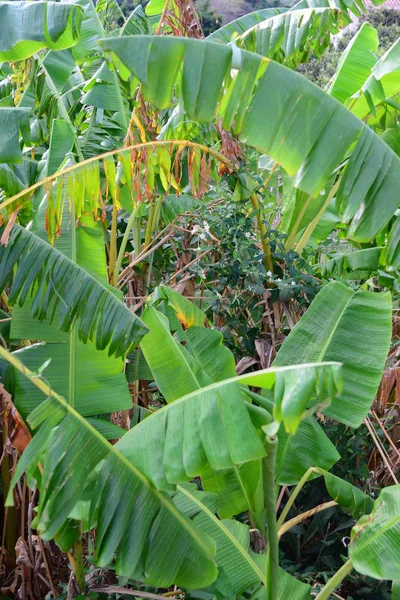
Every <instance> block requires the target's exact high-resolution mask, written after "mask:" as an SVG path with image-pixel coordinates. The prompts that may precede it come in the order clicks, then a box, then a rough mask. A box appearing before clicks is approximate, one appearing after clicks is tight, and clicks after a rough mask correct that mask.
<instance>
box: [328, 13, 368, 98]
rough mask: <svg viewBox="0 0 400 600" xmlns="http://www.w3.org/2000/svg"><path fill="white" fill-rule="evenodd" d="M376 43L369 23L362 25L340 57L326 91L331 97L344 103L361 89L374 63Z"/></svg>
mask: <svg viewBox="0 0 400 600" xmlns="http://www.w3.org/2000/svg"><path fill="white" fill-rule="evenodd" d="M378 43H379V42H378V33H377V31H376V29H375V28H374V27H372V25H370V24H369V23H363V25H362V27H361V28H360V30H359V31H358V32H357V34H356V35H355V36H354V37H353V39H352V40H351V42H350V43H349V45H348V46H347V48H346V50H345V51H344V52H343V54H342V55H341V57H340V60H339V64H338V68H337V70H336V73H335V75H334V77H333V80H332V82H331V84H330V85H329V89H328V93H329V94H330V95H331V96H333V97H334V98H336V99H337V100H339V102H344V101H345V100H347V98H350V96H352V95H353V94H354V93H355V92H358V90H360V89H361V88H362V86H363V85H364V83H365V81H366V80H367V79H368V77H369V76H370V75H371V70H372V68H373V66H374V65H375V63H376V58H375V53H376V51H377V49H378Z"/></svg>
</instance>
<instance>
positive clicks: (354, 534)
mask: <svg viewBox="0 0 400 600" xmlns="http://www.w3.org/2000/svg"><path fill="white" fill-rule="evenodd" d="M399 546H400V486H399V485H394V486H391V487H387V488H385V489H384V490H382V491H381V493H380V494H379V497H378V498H377V500H375V504H374V508H373V511H372V513H371V514H370V515H364V516H363V517H361V519H360V520H359V521H358V523H356V525H354V527H353V529H352V531H351V543H350V545H349V556H350V558H351V560H352V562H353V564H354V567H355V568H356V569H357V571H359V572H360V573H362V574H363V575H368V576H369V577H375V579H390V580H399V579H400V561H399Z"/></svg>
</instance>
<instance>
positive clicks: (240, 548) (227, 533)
mask: <svg viewBox="0 0 400 600" xmlns="http://www.w3.org/2000/svg"><path fill="white" fill-rule="evenodd" d="M177 489H178V490H179V492H181V493H183V494H184V495H186V496H187V497H188V498H190V500H192V502H194V503H195V504H196V505H197V506H198V507H199V509H200V510H201V511H202V512H203V513H205V514H206V515H207V517H208V518H209V519H211V520H212V521H213V523H214V524H215V525H216V526H217V527H218V528H219V529H220V530H221V531H222V533H223V534H224V535H225V536H226V537H227V538H228V539H229V541H230V542H231V543H232V544H233V545H234V546H235V547H236V549H237V550H238V551H239V552H240V553H241V554H242V556H243V557H244V559H245V560H246V562H247V563H248V564H249V565H250V567H251V568H252V569H253V571H254V572H255V573H256V574H257V576H258V577H259V578H260V580H261V581H262V582H263V583H264V585H266V577H265V574H264V573H262V571H260V570H259V568H258V566H257V565H256V564H255V562H253V561H252V559H251V557H250V555H249V554H248V552H246V549H245V548H243V546H242V545H241V544H239V542H238V541H237V540H236V538H235V537H234V536H233V535H232V534H231V532H230V531H229V530H228V529H226V527H224V525H223V524H222V522H221V521H219V520H218V519H217V518H216V517H215V516H214V515H213V514H212V512H211V511H210V510H209V509H208V508H207V507H206V506H204V504H203V503H202V502H200V500H198V499H197V498H196V497H195V496H193V495H192V494H191V493H190V492H189V491H188V490H186V489H185V488H183V487H181V486H180V485H178V486H177Z"/></svg>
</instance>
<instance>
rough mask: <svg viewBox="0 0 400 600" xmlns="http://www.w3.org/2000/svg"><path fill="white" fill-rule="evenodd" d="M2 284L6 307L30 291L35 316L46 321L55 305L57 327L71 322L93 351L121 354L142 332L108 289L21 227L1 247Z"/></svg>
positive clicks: (137, 321)
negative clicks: (7, 288) (93, 343)
mask: <svg viewBox="0 0 400 600" xmlns="http://www.w3.org/2000/svg"><path fill="white" fill-rule="evenodd" d="M4 229H5V228H4V226H3V227H1V228H0V233H3V232H4ZM72 281H73V282H74V285H73V286H72V285H70V284H71V282H72ZM7 284H10V285H11V288H10V294H9V301H10V304H11V305H12V304H14V303H16V302H18V304H19V305H22V304H23V303H24V302H25V301H26V299H27V298H28V297H29V294H31V293H32V298H33V302H32V315H33V316H34V317H35V318H38V319H39V320H44V319H46V318H47V319H49V320H51V317H52V316H53V315H54V311H55V310H56V309H57V308H58V309H59V310H58V328H59V329H60V330H61V331H66V332H69V331H71V329H72V328H73V327H74V326H76V328H77V333H78V336H79V339H81V340H82V341H83V342H87V340H88V339H93V340H94V339H95V341H96V347H97V349H99V350H103V349H104V348H106V347H108V352H109V354H110V355H111V354H115V355H116V356H121V355H123V354H126V353H127V352H129V350H130V349H131V348H132V347H133V346H134V345H136V344H137V343H138V342H139V341H140V340H141V338H142V337H143V335H144V334H145V333H146V331H147V327H146V326H145V325H144V323H142V321H141V320H140V319H139V318H138V317H136V316H135V315H134V313H132V312H131V311H130V310H129V309H128V308H127V307H126V306H125V305H124V304H123V303H122V302H121V301H120V300H119V299H118V298H117V297H116V296H115V295H114V293H113V292H112V291H111V289H110V288H109V287H106V286H105V285H103V284H101V283H100V282H99V281H98V280H96V279H95V278H94V277H93V276H92V275H90V274H89V273H88V272H87V271H85V270H84V269H82V268H80V267H79V266H78V265H76V264H75V263H74V262H73V261H72V260H71V259H69V258H67V257H66V256H64V255H63V254H62V253H61V252H59V251H58V250H57V249H56V248H53V247H52V246H50V245H49V244H48V243H47V242H45V241H43V240H41V239H40V238H39V237H37V236H36V235H35V234H33V233H31V232H30V231H29V230H27V229H24V228H23V227H21V226H20V225H14V227H13V229H12V231H11V234H10V239H9V242H8V245H7V246H1V247H0V289H1V290H3V289H4V287H5V285H7Z"/></svg>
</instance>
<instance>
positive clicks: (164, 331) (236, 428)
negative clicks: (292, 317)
mask: <svg viewBox="0 0 400 600" xmlns="http://www.w3.org/2000/svg"><path fill="white" fill-rule="evenodd" d="M331 285H332V286H333V288H335V287H336V286H337V285H339V286H340V285H341V284H335V283H334V284H331ZM329 287H330V286H327V288H325V289H328V291H330V292H331V295H332V290H329ZM341 287H344V286H341ZM339 291H340V292H342V290H341V288H339ZM342 293H343V292H342ZM352 297H353V293H352V294H351V295H350V298H351V299H352ZM349 301H350V302H351V300H350V299H349V300H348V302H349ZM317 304H318V303H317ZM372 306H373V305H372ZM156 307H157V308H156ZM371 308H372V307H371ZM372 310H373V309H372ZM160 311H162V312H160ZM315 311H316V307H314V312H315ZM318 311H319V312H321V313H322V312H323V311H322V309H321V305H319V308H318ZM163 312H164V313H165V315H164V314H163ZM341 312H343V310H342V311H341ZM168 315H169V317H168ZM174 315H175V319H174V318H173V316H174ZM178 315H179V319H178V318H177V316H178ZM314 316H315V315H314ZM143 320H144V322H145V323H146V324H147V325H148V326H149V327H150V333H149V334H147V336H145V337H144V338H143V341H142V344H141V347H142V351H143V354H144V357H145V359H146V362H147V364H148V365H149V366H150V368H151V369H152V371H153V373H154V377H155V380H156V382H157V385H158V386H159V389H160V391H161V392H162V393H163V395H164V397H165V399H166V401H167V402H168V404H167V405H166V406H165V407H164V408H163V409H161V410H158V411H157V412H156V413H155V414H153V415H151V416H149V417H148V418H147V419H145V420H144V421H142V422H141V423H140V424H139V425H137V426H135V427H133V429H132V430H131V431H130V432H128V433H127V434H125V435H124V436H123V437H122V439H121V440H120V441H119V442H118V443H117V444H116V445H115V446H110V445H109V444H108V442H106V441H105V440H104V438H103V437H101V436H100V435H99V434H98V433H97V432H96V430H94V429H93V427H92V425H91V424H90V423H88V422H87V421H86V420H84V419H83V418H82V417H81V416H80V415H79V413H77V412H76V410H75V409H74V408H73V407H71V406H70V404H68V403H67V402H65V400H64V399H63V398H62V397H61V396H60V395H59V394H57V393H56V392H55V391H53V388H50V387H49V386H48V384H47V383H46V382H45V381H44V380H43V378H42V377H41V376H40V375H38V374H37V373H34V372H32V371H31V370H30V369H29V368H27V367H26V366H24V365H23V364H22V363H21V362H20V360H19V357H18V353H17V354H9V353H8V352H7V351H6V350H3V349H0V352H1V354H2V356H3V357H4V358H5V359H6V360H8V361H9V362H10V363H11V364H12V366H13V368H14V369H15V370H16V371H18V372H20V373H21V374H22V375H23V376H24V377H27V378H28V379H29V381H30V383H31V385H33V386H35V387H37V388H38V389H39V390H40V391H41V392H44V393H45V394H47V395H48V396H49V398H48V399H47V400H45V401H44V402H43V403H40V404H38V405H37V406H36V407H35V408H34V410H33V411H32V412H31V413H30V414H29V416H28V422H29V423H30V425H31V426H32V427H33V428H34V429H37V428H38V427H40V429H39V431H38V433H36V434H35V435H34V438H33V441H32V442H31V445H30V446H28V448H27V450H26V451H25V453H24V455H23V457H22V459H21V461H20V463H19V466H18V469H17V472H16V474H15V477H14V484H15V482H16V481H17V479H18V478H19V477H20V476H21V474H22V473H23V471H24V470H25V469H28V471H29V472H30V473H32V475H34V476H35V477H36V478H37V480H38V485H39V489H40V491H41V494H40V504H39V507H38V515H37V517H36V520H35V526H36V527H37V528H38V530H39V531H40V532H41V535H42V536H43V537H44V539H50V538H52V537H54V536H55V535H57V534H59V533H60V531H63V529H64V528H65V526H66V523H67V521H68V518H69V516H70V515H71V514H73V511H74V506H75V504H76V502H77V501H79V499H81V498H82V499H83V498H85V499H86V501H87V498H90V500H89V510H88V517H87V521H88V523H89V524H88V527H93V526H94V525H97V538H96V540H97V541H96V554H95V560H96V562H97V564H99V565H102V566H106V565H108V564H109V563H110V561H111V560H112V559H113V557H114V554H115V553H116V569H117V572H119V573H120V574H122V575H125V576H132V577H135V578H139V579H142V581H144V582H147V583H151V584H153V585H157V586H167V585H170V584H171V583H172V582H174V583H175V582H176V583H178V584H179V585H181V586H182V587H190V588H191V589H193V588H197V587H198V588H206V589H210V590H212V591H213V592H214V593H217V594H225V596H226V595H227V594H228V595H232V594H233V595H235V596H236V595H239V594H241V593H243V592H244V591H251V592H252V593H253V594H255V597H257V598H258V597H259V598H265V597H267V598H271V599H276V598H280V599H282V600H283V598H285V597H287V596H286V595H287V594H289V593H290V594H292V595H293V597H295V598H297V597H298V598H299V599H302V600H305V599H306V598H307V599H308V598H310V597H311V596H310V588H309V587H307V586H305V585H304V584H301V583H300V582H298V581H296V580H295V579H293V578H292V577H290V576H289V575H288V574H285V573H284V571H282V570H280V569H279V566H278V560H277V552H276V550H277V547H278V546H277V543H278V538H279V537H280V536H281V535H284V534H285V532H286V531H288V530H289V529H290V528H291V527H293V526H295V524H297V523H299V522H301V518H306V516H299V517H296V518H295V519H293V520H291V521H287V522H286V523H285V517H286V516H287V514H288V513H289V510H290V506H291V505H292V504H293V502H294V500H295V498H296V497H297V495H298V493H299V491H300V489H301V487H302V486H303V485H305V483H306V482H307V481H308V479H309V478H310V477H315V476H321V475H322V476H323V477H324V479H325V482H326V486H327V489H328V492H329V494H330V495H331V497H332V498H333V500H332V503H330V504H329V505H330V506H331V505H335V504H339V505H340V506H342V507H343V509H344V510H346V511H347V512H349V513H350V514H352V515H354V516H355V517H356V518H357V517H358V516H359V515H360V514H363V513H364V514H368V513H371V510H372V513H371V514H374V510H375V509H374V508H373V506H372V500H371V499H370V498H369V497H368V496H366V495H365V494H363V493H362V492H360V491H358V490H356V489H355V488H353V487H352V486H351V485H350V484H348V483H346V482H342V481H341V480H340V479H339V478H337V477H335V476H333V475H331V474H330V473H329V472H327V471H326V470H324V469H321V468H315V467H314V468H312V469H309V470H308V471H307V472H306V473H305V474H304V475H303V477H302V479H301V480H300V481H299V483H298V485H297V486H296V488H295V490H294V492H293V494H292V496H291V498H290V501H289V502H288V503H287V505H286V507H285V510H284V512H283V513H282V515H281V517H280V519H279V522H278V524H277V523H276V521H275V517H274V514H275V494H274V493H272V490H273V489H274V487H275V485H274V483H273V482H274V481H275V477H276V475H277V471H276V468H277V466H276V462H275V460H276V459H275V458H274V457H275V456H276V454H275V451H276V450H275V451H271V447H273V446H272V444H276V442H278V439H277V438H276V434H277V431H278V429H279V423H281V428H284V429H287V430H288V431H289V432H292V431H293V429H294V433H290V435H293V436H294V439H295V438H296V435H297V431H300V428H301V425H300V426H299V423H300V421H299V418H302V417H303V418H304V417H307V418H309V411H311V412H312V411H313V410H315V409H316V407H318V410H320V411H329V410H330V408H329V405H330V406H331V407H334V406H335V404H336V403H337V402H338V399H337V398H336V397H335V396H336V394H337V392H338V391H340V380H339V379H338V375H339V373H338V367H337V366H336V365H337V363H319V364H318V363H316V364H306V365H304V366H303V367H301V366H298V365H293V366H291V367H273V368H272V369H269V370H266V371H256V372H254V373H250V374H247V375H242V376H233V377H229V374H230V371H231V369H232V366H233V362H232V361H233V359H232V357H231V356H230V354H229V352H228V351H227V350H226V349H224V348H223V346H222V345H221V335H220V334H219V333H218V332H216V331H214V330H212V329H206V328H204V327H203V326H202V325H201V324H202V323H204V321H205V315H204V313H202V311H200V310H199V309H197V308H196V307H194V306H193V305H191V303H190V302H189V301H188V300H186V299H185V298H183V297H181V296H179V295H177V294H176V293H174V292H173V291H171V290H167V288H163V289H161V290H160V291H159V292H157V293H156V294H155V297H154V306H149V307H148V308H147V311H146V312H145V314H144V316H143ZM171 323H172V327H173V329H174V330H175V331H176V335H177V336H179V337H180V338H181V339H182V341H184V342H185V346H183V345H182V344H180V343H178V342H177V339H176V338H175V339H174V338H173V336H172V335H171V332H170V327H171ZM382 323H383V322H382ZM187 325H189V326H188V327H187ZM305 329H306V330H307V329H308V326H307V323H306V325H305ZM335 329H337V325H336V326H335ZM294 334H296V332H294ZM294 337H296V335H294ZM330 337H332V336H330ZM288 339H289V338H288ZM205 340H207V341H205ZM295 341H296V340H295ZM211 348H213V349H214V350H213V356H212V357H210V352H211ZM201 350H202V351H201ZM321 356H325V354H320V357H321ZM179 364H180V366H179ZM216 365H217V366H216ZM353 369H354V366H353ZM171 372H173V373H174V374H176V378H177V381H178V382H181V384H180V385H181V387H180V392H179V395H178V397H177V396H176V395H175V394H174V390H173V386H172V385H171V383H170V381H168V380H171V376H170V373H171ZM222 372H224V373H225V374H226V376H228V378H223V377H222V376H221V373H222ZM218 374H219V375H220V378H218ZM213 380H214V381H215V383H214V382H213ZM184 381H187V386H188V387H187V390H188V391H187V392H186V394H185V390H184V388H183V387H182V386H183V382H184ZM248 386H251V388H250V389H249V387H248ZM254 387H257V388H259V387H262V388H263V387H264V388H267V389H268V388H274V397H273V400H272V402H271V401H270V400H269V399H268V398H264V397H263V396H260V395H259V394H256V393H254V392H252V391H251V390H252V389H254ZM182 394H183V396H182ZM315 394H317V399H316V398H315ZM326 394H327V395H326ZM339 406H340V404H339ZM307 413H308V414H307ZM296 428H297V430H296ZM64 431H65V435H60V434H61V433H62V432H64ZM237 440H241V443H240V444H238V443H237ZM263 440H264V442H263ZM278 444H280V441H279V442H278ZM86 448H90V449H91V450H90V453H88V452H85V451H84V449H86ZM318 451H319V452H320V449H318ZM83 456H85V460H82V457H83ZM317 456H318V454H317V453H316V457H317ZM255 459H256V460H255ZM260 459H261V469H262V473H263V477H262V479H263V484H262V485H263V488H264V489H263V495H264V496H263V498H264V499H263V501H262V507H261V508H260V512H261V513H264V519H265V523H264V527H265V525H266V524H268V527H267V530H266V532H265V533H266V535H267V537H268V541H269V546H268V548H269V551H268V553H267V554H263V555H261V556H260V555H255V554H254V553H252V552H251V551H250V550H249V532H248V529H247V526H245V525H243V524H240V523H238V522H237V521H235V520H233V521H232V520H229V519H228V520H226V519H225V520H223V521H220V520H219V519H218V518H217V517H216V516H215V513H216V511H217V510H219V502H218V497H217V496H216V495H214V494H210V492H203V493H200V495H199V492H197V488H196V487H193V484H192V485H191V487H189V488H188V487H185V486H182V485H179V484H182V483H183V482H185V481H188V480H190V479H191V478H192V477H193V476H195V475H201V476H202V475H203V474H204V473H209V472H210V469H211V470H214V472H215V473H218V472H220V473H224V472H225V471H226V470H229V469H231V470H232V469H236V472H238V469H240V470H241V475H242V479H241V481H245V475H244V471H243V467H244V466H245V464H248V465H251V464H252V463H254V462H257V461H259V460H260ZM39 460H40V462H41V464H42V468H43V472H42V473H38V471H37V463H38V461H39ZM221 469H222V470H221ZM271 469H272V471H271ZM89 472H91V473H92V477H90V478H89V481H88V482H87V484H86V485H84V484H83V482H84V481H86V479H87V476H88V473H89ZM68 474H70V478H69V481H70V483H69V484H68V486H65V484H63V477H64V475H65V476H68ZM177 484H178V485H177ZM246 485H247V489H248V486H249V485H252V484H251V482H247V484H246ZM127 486H128V487H129V488H130V489H132V496H131V495H127V494H126V493H125V492H126V489H127ZM143 486H144V489H146V490H147V491H146V494H145V492H144V489H143V491H142V488H143ZM176 486H177V487H176ZM271 486H272V487H271ZM46 490H47V491H46ZM158 490H161V491H158ZM220 493H221V495H223V494H224V493H226V490H224V489H223V488H222V489H221V490H220ZM137 494H139V496H137ZM116 498H118V499H119V501H118V502H117V503H116V502H115V499H116ZM123 498H126V501H124V500H123ZM136 498H138V499H137V500H135V499H136ZM139 498H140V499H141V500H140V501H139ZM111 499H112V502H111ZM8 501H9V502H11V501H12V496H11V494H10V495H9V499H8ZM143 502H145V503H144V504H143ZM149 503H150V504H149ZM134 505H135V510H134V514H137V519H138V520H137V519H134V521H133V523H132V525H131V527H129V528H128V527H127V524H128V520H129V521H130V522H132V521H131V516H130V515H131V511H132V510H133V509H134ZM150 506H151V507H154V508H152V509H151V510H154V512H153V513H151V511H150ZM174 507H175V508H174ZM323 508H324V507H322V508H321V509H320V510H322V509H323ZM117 513H118V514H117ZM150 513H151V514H150ZM378 513H379V511H378ZM157 514H158V516H156V515H157ZM139 515H140V518H139ZM300 517H301V518H300ZM369 518H370V517H362V519H364V520H365V519H367V520H368V519H369ZM154 519H155V520H154ZM174 519H178V522H179V529H177V527H178V525H177V524H175V521H174ZM153 520H154V521H153ZM150 521H153V522H154V524H153V525H152V526H151V527H150ZM362 522H363V521H362V520H361V521H360V523H362ZM146 523H148V525H145V524H146ZM132 527H133V529H132ZM138 527H139V529H136V528H138ZM143 527H150V530H147V531H148V533H147V534H146V533H145V530H144V529H143V532H142V528H143ZM162 527H167V529H168V531H169V532H170V533H169V534H168V535H165V534H164V535H163V531H162V529H161V528H162ZM277 527H279V530H278V529H277ZM136 531H137V533H136V534H135V535H134V533H135V532H136ZM156 531H157V535H156ZM263 531H264V530H263ZM354 531H357V529H356V528H355V530H354ZM173 532H175V533H173ZM200 532H201V534H200ZM145 535H147V536H150V537H147V539H148V540H150V539H153V538H154V539H155V538H157V539H160V538H161V539H163V540H165V543H164V542H163V543H162V544H161V545H159V544H157V549H156V548H154V550H152V548H153V546H152V545H151V543H150V542H149V543H150V546H149V549H148V550H147V554H146V557H147V558H146V559H145V561H146V562H145V563H142V562H141V560H140V554H139V552H140V547H141V546H140V547H139V546H137V545H132V543H131V541H130V540H132V539H135V540H136V539H137V538H138V536H139V538H140V539H142V540H143V543H144V540H145V539H146V538H145V537H142V536H145ZM211 540H212V541H211ZM175 544H178V546H176V545H175ZM165 552H167V553H168V556H174V563H173V565H172V563H170V562H169V561H161V560H160V556H161V555H164V553H165ZM187 552H190V555H191V556H193V557H194V558H193V560H194V561H197V563H198V564H202V569H201V576H200V573H199V576H195V575H193V573H192V569H191V568H189V567H190V563H187V562H181V561H185V554H187ZM350 552H351V553H353V550H351V551H350ZM354 552H355V551H354ZM351 556H352V557H353V554H351ZM354 556H355V557H356V558H354V560H353V558H352V559H351V560H353V562H351V564H349V565H347V564H346V568H343V569H341V570H340V571H339V572H338V574H337V576H335V577H334V578H333V579H332V580H331V581H329V582H328V583H327V584H326V586H325V587H324V589H323V590H322V591H321V592H320V598H328V596H329V593H330V591H332V590H333V589H334V588H335V587H336V586H337V585H338V584H339V583H340V581H341V579H342V578H343V577H344V576H345V575H346V574H348V573H349V572H350V571H351V569H352V568H353V564H354V565H355V567H356V568H357V569H359V570H361V572H363V571H362V569H363V568H365V567H363V566H359V565H360V564H361V562H357V560H358V559H357V555H356V553H354ZM133 557H136V558H133ZM180 557H181V558H180ZM213 557H214V558H213ZM359 560H360V561H361V559H359ZM160 562H162V564H160ZM183 564H186V568H185V569H184V570H182V569H183ZM194 564H195V563H193V565H194ZM363 564H364V563H363ZM196 572H198V569H196ZM371 572H372V569H370V570H369V571H368V573H371ZM373 576H377V572H375V574H373ZM378 576H380V575H378ZM265 595H267V596H265ZM238 597H240V596H238Z"/></svg>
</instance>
